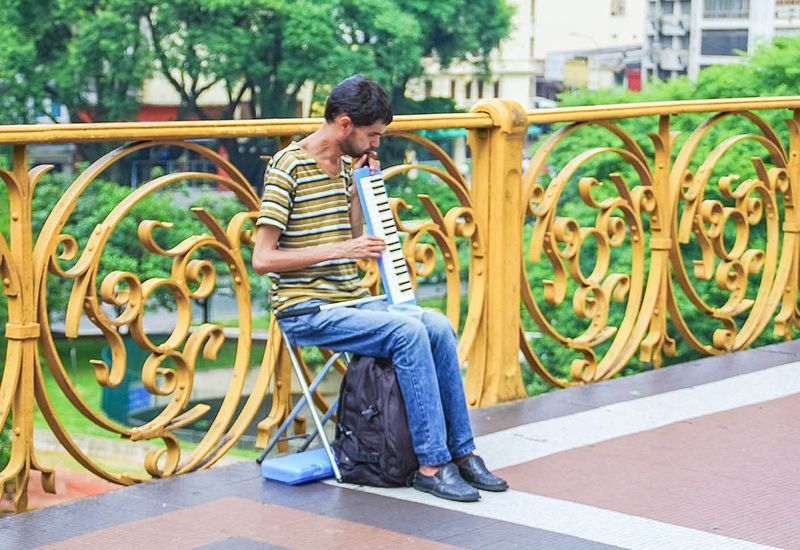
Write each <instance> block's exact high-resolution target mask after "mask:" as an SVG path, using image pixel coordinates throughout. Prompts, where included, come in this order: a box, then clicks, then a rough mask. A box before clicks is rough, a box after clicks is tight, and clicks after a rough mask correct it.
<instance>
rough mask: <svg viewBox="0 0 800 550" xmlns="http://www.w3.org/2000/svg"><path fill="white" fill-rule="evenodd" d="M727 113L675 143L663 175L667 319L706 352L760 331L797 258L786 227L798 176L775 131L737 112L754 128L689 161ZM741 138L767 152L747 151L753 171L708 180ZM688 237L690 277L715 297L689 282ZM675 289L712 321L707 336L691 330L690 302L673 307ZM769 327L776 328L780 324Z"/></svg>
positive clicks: (740, 344)
mask: <svg viewBox="0 0 800 550" xmlns="http://www.w3.org/2000/svg"><path fill="white" fill-rule="evenodd" d="M731 116H733V115H732V114H730V113H721V114H718V115H716V116H713V117H711V118H710V119H708V120H707V121H706V122H704V123H703V124H702V125H700V127H698V128H697V130H696V131H695V132H694V133H693V134H692V135H691V136H690V137H689V139H688V140H687V142H686V143H685V145H684V146H683V147H682V149H681V150H680V152H679V154H678V156H677V158H676V161H675V164H674V166H673V168H672V173H671V178H670V192H671V194H672V196H673V198H674V204H675V205H676V206H675V210H674V212H673V216H674V226H673V232H674V233H673V234H674V238H673V247H672V249H671V251H670V260H671V262H670V263H671V267H672V273H673V279H672V280H673V281H674V282H673V284H672V285H671V287H670V292H669V311H670V319H671V320H672V323H673V324H674V326H675V328H676V329H677V331H678V333H679V334H680V336H681V338H682V339H683V340H684V341H686V342H688V343H689V344H690V345H691V346H692V347H693V348H694V349H696V350H698V351H701V352H703V353H707V354H720V353H725V352H730V351H733V350H738V349H742V348H744V347H746V346H748V345H750V344H751V343H752V342H753V341H754V340H755V339H756V338H757V337H758V336H759V335H760V334H761V333H762V332H763V331H764V329H765V328H766V326H767V324H768V323H769V322H770V320H771V319H772V318H773V315H774V313H775V309H776V307H777V306H778V303H779V301H780V299H781V295H782V294H783V292H784V288H785V287H786V285H787V282H788V279H789V277H790V276H791V274H792V272H793V269H792V262H795V261H796V259H795V247H796V240H795V239H796V232H793V231H787V229H790V228H791V227H793V226H794V225H795V224H796V222H794V220H795V219H796V216H797V213H796V211H795V208H794V206H793V196H794V194H795V190H794V189H793V187H794V186H795V185H796V184H797V182H796V181H792V177H791V170H790V167H789V158H788V155H787V153H786V151H785V149H784V146H783V144H782V143H781V140H780V138H779V137H778V135H777V133H776V132H775V131H774V130H773V129H772V127H771V126H770V125H769V124H768V123H767V122H766V121H764V119H763V118H761V117H759V116H757V115H755V114H753V113H741V114H740V115H739V116H742V117H744V118H746V119H748V120H750V121H751V122H752V123H753V124H754V125H755V126H756V127H757V128H758V130H760V134H742V135H736V136H731V137H729V138H727V139H725V140H724V141H722V142H721V143H719V144H717V145H716V146H715V147H714V149H713V150H712V152H711V153H710V154H709V155H708V157H707V158H705V159H702V162H701V163H700V166H699V168H698V170H697V173H696V174H693V173H692V172H691V171H690V169H689V167H690V163H691V162H692V160H693V159H694V157H695V156H696V155H697V149H698V146H699V144H700V142H701V140H703V139H704V138H707V136H708V134H709V132H710V131H711V130H712V129H713V128H714V127H715V126H717V125H718V124H719V123H721V122H722V121H724V120H726V119H728V118H729V117H731ZM788 124H789V126H790V130H791V131H792V133H793V134H795V137H794V138H793V139H795V140H796V128H797V123H796V122H795V121H793V120H790V121H788ZM742 143H753V144H756V145H757V146H758V147H760V148H761V149H762V150H763V154H764V155H765V156H766V157H767V159H766V160H765V159H763V158H761V157H753V158H752V159H751V163H752V166H753V172H754V177H752V178H747V179H744V180H742V179H741V178H740V177H739V175H737V174H726V175H723V176H720V177H718V179H717V180H713V179H712V174H714V172H715V167H716V166H717V165H718V163H719V162H720V161H721V160H722V159H723V158H725V157H726V156H731V155H732V154H733V153H732V150H733V149H734V147H736V146H737V145H739V144H742ZM767 162H768V163H769V165H768V164H767ZM781 205H783V206H784V208H781ZM681 206H682V208H680V207H681ZM782 224H783V225H782ZM760 228H763V229H760ZM782 230H783V231H782ZM756 233H761V234H763V235H764V238H765V242H764V244H763V245H760V244H759V243H754V242H753V236H754V235H755V234H756ZM782 234H783V235H782ZM781 241H782V242H781ZM688 245H694V248H695V249H699V252H700V254H699V258H698V259H694V260H693V261H692V262H691V273H692V275H693V278H694V280H696V281H710V282H713V283H714V284H715V287H716V289H717V290H718V291H719V293H720V294H723V295H725V299H724V303H722V304H721V305H716V306H715V305H712V304H711V303H710V302H709V301H708V299H706V298H704V297H703V296H702V295H701V293H700V292H699V291H698V290H697V289H696V287H695V285H696V283H694V282H693V280H692V277H691V276H690V269H689V265H687V264H688V262H687V261H686V260H685V258H684V247H686V246H688ZM674 283H677V288H676V285H675V284H674ZM678 289H680V290H679V291H678ZM679 292H680V293H682V295H683V296H685V297H686V298H688V302H689V303H690V304H691V306H692V308H694V310H695V312H696V313H700V314H702V315H703V316H706V317H709V318H712V319H714V320H715V321H716V322H717V323H718V328H716V329H714V331H713V333H712V334H711V335H710V338H709V339H708V340H704V335H700V334H697V332H696V331H695V330H693V328H692V326H691V323H690V322H689V320H688V319H687V316H686V315H687V311H688V312H690V313H691V310H690V309H689V310H687V308H685V307H684V308H682V307H680V305H679V303H678V295H679ZM776 328H777V329H778V331H779V332H780V331H781V329H780V326H779V325H777V326H776Z"/></svg>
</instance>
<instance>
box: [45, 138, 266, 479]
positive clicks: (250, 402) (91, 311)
mask: <svg viewBox="0 0 800 550" xmlns="http://www.w3.org/2000/svg"><path fill="white" fill-rule="evenodd" d="M164 145H168V146H175V147H183V148H186V149H189V150H192V151H194V152H196V153H197V154H198V155H200V156H202V157H204V158H206V159H208V160H210V161H211V162H213V163H214V164H215V165H216V166H217V167H218V168H220V169H221V170H222V171H224V173H225V174H227V176H221V175H218V174H209V173H195V172H183V173H175V174H168V175H164V176H161V177H158V178H155V179H153V180H151V181H149V182H147V183H145V184H143V185H141V186H140V187H138V188H137V189H136V190H134V191H133V192H132V193H131V194H130V195H129V196H127V197H126V198H125V199H124V200H122V201H121V202H120V203H119V204H118V205H117V206H116V207H115V208H114V209H113V210H112V211H111V212H110V213H109V214H108V215H107V216H106V217H105V219H104V220H102V221H101V222H100V223H99V224H97V226H96V227H95V230H94V231H93V232H92V234H91V236H90V237H89V239H88V241H87V243H86V245H85V246H84V248H83V250H79V246H78V244H77V241H76V239H75V238H74V237H72V236H71V235H67V234H64V233H62V230H63V228H64V227H65V225H66V223H67V221H68V220H69V218H70V215H71V214H72V213H73V211H74V209H75V207H76V204H77V201H78V199H79V198H80V196H81V195H82V194H83V193H84V192H85V191H86V189H87V187H88V186H89V185H90V184H91V183H92V182H93V181H95V180H96V179H97V178H98V177H99V176H100V175H101V174H102V173H103V172H104V171H105V170H107V169H108V168H109V167H110V166H111V165H113V164H114V163H116V162H119V161H120V160H121V159H123V158H125V157H127V156H129V155H131V154H133V153H135V152H137V151H141V150H143V149H146V148H149V147H154V146H164ZM189 179H191V180H205V181H211V182H217V183H221V184H224V185H225V186H226V187H228V188H229V189H230V190H232V191H233V193H234V194H235V196H236V197H237V198H238V200H239V201H240V202H241V204H242V209H243V212H241V213H240V214H238V215H236V216H234V217H233V218H232V219H231V221H230V222H229V224H228V226H227V227H223V226H222V225H221V224H220V223H219V222H218V221H217V220H216V218H214V216H213V215H212V214H210V213H209V212H207V211H206V210H204V209H200V208H194V209H192V211H193V212H194V214H195V216H196V217H197V219H198V220H199V221H201V222H202V223H203V225H205V227H206V229H207V233H204V234H200V235H192V236H190V237H187V238H184V239H183V240H181V241H180V242H179V243H178V244H177V245H175V246H173V247H172V248H166V247H163V246H162V245H161V244H159V242H158V240H157V239H156V237H155V235H154V231H155V230H156V229H158V230H159V231H160V232H168V231H170V230H171V229H172V224H171V223H170V222H168V221H165V220H145V221H143V222H142V223H141V224H140V225H139V227H138V237H139V241H140V243H141V245H142V247H143V248H145V249H146V250H148V251H149V252H150V253H152V254H154V255H157V256H161V257H164V258H166V259H168V260H169V261H171V268H170V273H169V275H168V276H166V277H157V278H151V279H148V280H140V278H139V277H138V276H137V275H136V274H135V273H130V272H123V271H112V272H110V273H108V274H106V275H105V276H104V277H103V279H102V280H98V277H99V274H100V260H101V257H102V254H103V251H104V250H105V247H106V245H107V243H108V241H109V239H110V237H111V235H112V234H113V232H114V230H115V229H116V228H117V227H118V226H119V224H120V223H121V221H122V220H123V219H124V218H125V217H126V216H127V215H129V214H130V212H131V210H132V209H133V208H134V207H135V206H136V205H137V204H139V203H140V202H141V201H142V200H144V199H145V198H147V197H149V196H152V194H153V193H155V192H157V191H159V190H161V189H164V188H167V187H168V186H170V185H173V184H176V183H178V182H181V181H185V180H189ZM257 208H258V200H257V197H256V196H255V194H254V192H253V191H252V188H251V187H250V184H249V183H248V182H247V180H246V179H245V178H244V176H243V175H242V174H241V173H240V172H239V171H238V170H237V169H236V168H235V167H234V166H233V165H231V164H230V163H229V162H228V161H227V160H225V159H223V158H222V157H220V156H219V155H218V154H217V153H215V152H214V151H212V150H210V149H208V148H206V147H203V146H201V145H198V144H195V143H182V142H165V143H152V142H142V143H134V144H131V145H127V146H124V147H121V148H118V149H116V150H114V151H112V152H110V153H109V154H107V155H106V156H104V157H103V158H101V159H99V160H98V161H96V162H95V163H94V164H93V165H92V166H90V167H89V168H88V169H87V170H86V171H84V172H83V173H82V174H81V175H80V176H79V177H78V178H77V179H76V180H75V182H74V183H73V184H72V185H71V186H70V187H69V188H68V189H67V190H66V192H65V193H64V194H63V195H62V197H61V198H60V200H59V201H58V203H57V204H56V206H55V208H54V209H53V211H52V213H51V214H50V216H49V217H48V219H47V220H46V222H45V224H44V226H43V228H42V231H41V232H40V235H39V239H38V241H37V243H36V246H35V248H34V260H35V265H36V266H37V277H36V281H37V285H38V294H39V304H38V306H39V316H40V318H41V319H42V320H43V322H42V328H43V330H42V332H41V337H40V342H39V343H40V348H41V351H42V356H43V358H44V360H45V362H46V363H47V367H48V368H49V369H50V372H51V374H52V376H53V378H54V379H55V381H56V382H57V383H58V386H59V388H60V390H61V391H62V392H63V393H64V395H65V396H66V397H67V398H68V399H69V401H70V402H71V404H72V405H73V406H74V407H75V408H76V409H77V410H78V411H79V412H81V413H82V414H83V415H84V416H85V417H86V418H87V419H89V420H90V421H92V422H93V423H94V424H96V425H97V426H99V427H101V428H103V429H106V430H108V431H111V432H114V433H117V434H119V435H120V436H122V437H123V438H127V439H129V440H131V441H151V440H156V441H157V440H160V441H161V442H162V443H163V448H161V449H156V450H153V451H151V452H149V453H148V455H147V459H146V461H145V464H144V469H145V471H146V472H147V474H149V475H150V476H152V477H165V476H171V475H175V474H178V473H183V472H187V471H191V470H193V469H196V468H197V467H200V466H208V465H210V464H213V463H214V462H215V461H216V460H218V459H219V458H220V457H221V456H222V455H223V454H224V453H225V451H226V450H227V449H228V448H230V447H231V446H232V445H233V444H235V443H236V441H237V440H238V439H239V437H240V436H241V435H242V433H243V432H244V429H245V428H246V426H247V425H248V424H249V423H250V421H251V420H252V418H253V416H254V415H255V412H256V410H257V407H258V404H259V403H260V401H261V399H262V398H263V396H264V395H265V394H266V390H267V384H268V381H269V377H270V374H271V373H270V368H271V366H270V365H267V366H266V368H262V371H263V372H260V373H259V376H258V379H257V382H256V384H255V387H254V388H253V390H252V392H251V394H250V396H249V397H248V399H247V401H246V403H245V405H244V409H243V410H242V412H241V413H239V414H238V415H237V414H235V411H236V407H237V405H238V402H239V400H240V399H241V394H242V389H243V383H244V379H245V375H246V373H247V370H248V368H249V362H250V357H251V351H252V350H251V345H252V343H251V319H250V284H249V280H248V276H247V269H246V266H245V264H244V261H243V259H242V255H241V248H242V247H244V246H249V245H250V244H251V235H250V231H249V230H248V229H245V224H247V223H250V222H251V221H252V220H253V219H254V217H255V214H254V212H255V211H256V210H257ZM209 253H213V254H215V255H216V257H218V258H219V259H220V261H221V263H223V264H224V265H226V266H227V268H228V271H229V277H230V279H231V281H232V282H233V285H232V286H233V289H234V292H235V294H236V300H237V305H238V309H239V322H240V331H239V336H238V340H237V342H236V356H235V361H234V365H233V367H232V375H231V383H230V385H229V387H228V390H227V393H226V395H225V397H224V399H223V401H222V404H221V407H220V409H219V412H218V413H217V414H216V416H215V417H214V419H213V421H212V422H211V425H210V427H209V429H208V431H207V432H206V433H205V435H204V437H203V438H202V440H201V441H200V442H199V444H198V445H197V446H196V447H195V449H194V450H193V451H192V452H191V453H190V454H189V456H187V457H185V458H182V456H181V446H180V442H179V441H178V439H177V438H176V437H175V436H174V431H175V430H176V429H178V428H181V427H183V426H185V425H187V424H191V423H192V422H194V421H196V420H197V419H199V418H200V417H202V416H203V415H205V414H206V413H207V412H208V411H209V410H210V407H209V405H206V404H198V405H195V406H193V407H191V408H188V409H187V407H188V406H189V399H190V396H191V390H192V384H193V381H194V376H195V367H196V363H197V360H198V359H199V357H200V356H201V355H202V356H203V357H205V358H207V359H213V358H215V357H216V354H217V352H218V351H219V349H220V347H221V345H222V343H223V341H224V335H223V332H222V328H221V327H219V326H217V325H214V324H209V323H206V324H201V325H199V326H197V327H192V307H191V304H192V300H197V299H202V298H206V297H208V296H209V295H211V294H212V293H213V291H214V290H215V288H216V285H217V268H216V267H215V266H214V264H213V263H212V262H211V261H209V260H208V259H205V258H204V257H201V256H202V255H203V254H205V255H208V254H209ZM70 260H72V261H74V263H73V265H72V266H71V267H68V268H64V267H62V265H63V262H64V261H70ZM46 271H49V272H50V273H52V274H54V275H57V276H60V277H64V278H67V279H70V280H72V281H73V284H72V290H71V295H70V299H69V303H68V305H67V310H66V315H65V332H66V335H67V336H68V337H71V338H76V337H78V325H79V322H80V319H81V317H82V316H83V315H85V316H86V317H88V319H89V320H90V321H91V322H92V323H93V324H94V325H95V326H96V327H97V328H99V329H100V331H101V332H102V334H103V336H104V338H105V340H106V342H107V344H108V346H109V347H110V349H111V364H106V363H105V362H104V361H103V360H101V359H99V358H98V359H95V360H92V361H91V363H92V365H93V366H94V369H95V377H96V379H97V382H98V383H99V384H100V385H102V386H108V387H113V386H116V385H118V384H119V383H120V382H121V381H122V379H123V377H124V376H125V372H126V369H127V361H128V358H127V353H126V349H125V345H124V341H123V333H127V334H129V335H130V337H131V338H132V339H133V340H134V341H135V343H136V344H137V345H138V346H139V347H140V348H141V349H142V350H144V351H145V352H146V353H148V354H149V356H148V357H147V359H146V360H145V362H144V365H143V368H142V383H143V385H144V387H145V388H146V390H147V391H148V392H149V393H150V394H152V395H154V396H160V397H166V398H169V399H168V401H167V402H166V404H165V405H164V408H163V410H161V412H160V413H158V414H157V415H156V416H155V417H154V418H153V419H152V420H150V421H148V422H146V423H144V424H143V425H141V426H135V427H132V428H128V427H125V426H121V425H119V424H117V423H115V422H112V421H110V420H108V419H107V418H105V417H104V416H103V415H100V414H99V413H98V412H96V411H94V410H92V408H91V407H90V406H89V405H88V404H87V403H86V402H85V400H83V398H82V397H81V396H80V395H79V393H78V391H77V389H76V387H75V386H74V384H73V383H72V381H71V380H70V377H69V375H68V373H67V371H66V369H65V368H64V364H63V361H62V360H61V358H60V356H59V354H58V351H57V350H56V347H55V341H54V339H53V336H52V333H51V331H50V328H49V322H48V321H47V319H48V315H47V311H48V310H47V308H48V304H47V277H46V276H45V275H46ZM160 291H161V292H167V293H169V295H170V296H171V297H172V301H173V303H174V305H175V308H176V314H177V319H176V323H175V326H174V327H173V328H172V330H171V333H170V334H169V335H168V336H167V337H166V339H165V340H164V341H163V342H154V341H153V340H152V339H151V337H150V336H149V335H148V334H146V332H145V330H144V323H143V321H144V317H145V310H146V306H147V304H148V302H150V301H152V299H153V296H154V295H155V294H156V293H157V292H160ZM103 304H107V305H111V306H113V307H114V309H115V310H116V311H117V312H118V314H117V315H115V316H110V315H109V314H107V312H106V310H105V309H104V308H103V307H102V306H103ZM123 329H124V330H123ZM37 370H38V372H39V376H37V384H36V395H37V403H38V405H39V407H40V409H41V410H42V413H43V415H44V416H45V418H46V420H47V421H48V423H49V424H50V427H51V429H52V430H53V432H54V433H55V435H56V437H57V438H58V439H59V441H60V442H61V443H62V444H63V445H64V447H65V448H66V449H67V450H68V451H69V452H70V454H72V455H73V457H75V458H76V460H78V461H79V462H80V463H81V464H83V465H84V466H85V467H86V468H88V469H89V470H91V471H93V472H94V473H96V474H97V475H99V476H101V477H103V478H105V479H108V480H110V481H114V482H117V483H124V484H127V483H131V482H135V481H141V480H143V479H145V478H142V477H137V476H129V475H121V474H116V473H113V472H110V471H108V470H107V469H105V468H103V467H102V466H100V465H99V464H98V463H97V462H96V461H95V460H93V459H92V458H91V457H89V456H87V455H86V454H85V453H84V452H83V451H82V450H81V449H80V448H79V446H78V445H77V444H76V442H75V441H74V440H73V438H72V437H71V436H70V435H69V433H68V431H67V430H66V428H65V427H64V426H63V424H62V423H61V421H60V420H59V414H58V411H56V410H55V409H54V407H53V406H52V403H51V400H50V399H49V396H48V395H47V390H46V388H45V385H44V384H43V383H42V378H41V366H40V365H38V363H37Z"/></svg>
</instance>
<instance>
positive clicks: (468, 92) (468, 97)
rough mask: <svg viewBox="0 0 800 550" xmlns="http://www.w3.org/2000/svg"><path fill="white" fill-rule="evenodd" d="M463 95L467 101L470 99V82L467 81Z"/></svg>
mask: <svg viewBox="0 0 800 550" xmlns="http://www.w3.org/2000/svg"><path fill="white" fill-rule="evenodd" d="M464 95H465V96H466V98H467V99H472V81H471V80H470V81H468V82H467V85H466V86H464Z"/></svg>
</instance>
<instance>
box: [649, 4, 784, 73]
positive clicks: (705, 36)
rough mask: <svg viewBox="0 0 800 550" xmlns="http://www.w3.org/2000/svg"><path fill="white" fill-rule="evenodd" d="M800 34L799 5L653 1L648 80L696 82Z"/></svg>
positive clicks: (650, 18)
mask: <svg viewBox="0 0 800 550" xmlns="http://www.w3.org/2000/svg"><path fill="white" fill-rule="evenodd" d="M798 33H800V0H648V1H647V16H646V22H645V39H646V46H645V55H644V59H643V62H642V71H643V78H645V79H647V78H651V77H657V78H660V79H667V78H675V77H677V76H681V75H688V76H689V77H690V78H695V77H696V76H697V73H699V72H700V70H701V69H703V68H704V67H708V66H710V65H718V64H721V63H731V62H735V61H737V60H738V59H739V57H738V52H749V51H752V50H753V48H755V47H756V46H757V45H758V44H761V43H765V42H769V41H770V40H772V39H773V38H774V37H776V36H786V35H794V34H798Z"/></svg>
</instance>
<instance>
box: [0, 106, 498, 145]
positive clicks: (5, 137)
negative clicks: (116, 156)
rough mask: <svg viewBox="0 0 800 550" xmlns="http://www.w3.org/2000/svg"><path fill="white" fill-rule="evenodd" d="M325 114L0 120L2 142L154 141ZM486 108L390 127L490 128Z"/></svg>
mask: <svg viewBox="0 0 800 550" xmlns="http://www.w3.org/2000/svg"><path fill="white" fill-rule="evenodd" d="M322 120H323V119H322V118H284V119H281V118H274V119H249V120H186V121H170V122H101V123H94V124H16V125H8V126H1V125H0V144H28V145H30V144H35V143H91V142H103V141H151V140H183V139H202V138H243V137H265V136H293V135H300V134H310V133H311V132H313V131H314V130H316V129H317V128H319V126H320V124H322ZM492 126H493V123H492V118H491V117H490V116H489V115H488V114H486V113H447V114H431V115H399V116H397V117H395V118H394V121H393V122H392V124H391V126H390V129H389V132H390V133H397V132H407V131H412V130H434V129H441V128H467V129H479V128H491V127H492Z"/></svg>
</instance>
